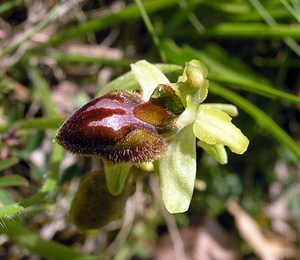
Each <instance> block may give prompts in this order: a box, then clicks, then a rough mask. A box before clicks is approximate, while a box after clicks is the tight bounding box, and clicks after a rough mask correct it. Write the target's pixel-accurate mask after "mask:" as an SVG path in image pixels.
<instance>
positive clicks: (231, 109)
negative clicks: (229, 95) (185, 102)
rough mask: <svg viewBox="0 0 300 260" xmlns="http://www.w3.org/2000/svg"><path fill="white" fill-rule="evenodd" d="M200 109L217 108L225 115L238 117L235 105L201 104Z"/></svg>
mask: <svg viewBox="0 0 300 260" xmlns="http://www.w3.org/2000/svg"><path fill="white" fill-rule="evenodd" d="M201 106H202V107H210V108H217V109H219V110H222V111H223V112H225V113H226V114H228V115H230V116H232V117H234V116H238V115H239V111H238V109H237V107H236V106H235V105H232V104H222V103H205V104H201Z"/></svg>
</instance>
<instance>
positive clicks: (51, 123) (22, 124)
mask: <svg viewBox="0 0 300 260" xmlns="http://www.w3.org/2000/svg"><path fill="white" fill-rule="evenodd" d="M64 120H65V119H64V118H62V117H50V118H30V119H21V120H18V121H15V122H12V123H9V124H5V125H1V126H0V134H1V133H4V132H6V131H7V130H8V129H9V128H11V127H13V126H16V127H18V129H22V130H23V129H35V130H46V129H56V128H58V127H59V126H60V125H61V124H62V123H63V122H64Z"/></svg>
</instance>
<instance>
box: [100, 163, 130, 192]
mask: <svg viewBox="0 0 300 260" xmlns="http://www.w3.org/2000/svg"><path fill="white" fill-rule="evenodd" d="M130 168H131V164H128V163H121V164H116V165H111V164H104V170H105V178H106V185H107V188H108V190H109V192H110V193H111V194H112V195H115V196H116V195H119V194H120V193H121V192H122V190H123V188H124V185H125V183H126V180H127V176H128V174H129V171H130Z"/></svg>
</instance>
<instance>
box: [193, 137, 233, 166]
mask: <svg viewBox="0 0 300 260" xmlns="http://www.w3.org/2000/svg"><path fill="white" fill-rule="evenodd" d="M197 146H199V147H201V148H202V149H203V150H204V151H205V152H207V153H208V154H210V155H211V156H212V157H214V158H215V159H216V160H217V161H218V162H219V163H220V164H226V163H227V162H228V160H227V152H226V149H225V147H224V145H222V144H208V143H205V142H203V141H200V140H199V141H198V142H197Z"/></svg>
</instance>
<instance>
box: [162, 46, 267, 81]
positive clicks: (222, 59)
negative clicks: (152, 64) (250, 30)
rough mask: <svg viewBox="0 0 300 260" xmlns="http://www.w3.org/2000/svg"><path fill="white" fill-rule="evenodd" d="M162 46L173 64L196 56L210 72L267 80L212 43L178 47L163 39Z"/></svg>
mask: <svg viewBox="0 0 300 260" xmlns="http://www.w3.org/2000/svg"><path fill="white" fill-rule="evenodd" d="M162 47H163V48H164V49H165V53H166V55H167V57H168V61H169V62H172V63H175V64H185V62H186V61H187V60H191V59H195V58H196V59H199V60H201V61H202V62H204V63H205V64H206V65H207V67H208V69H209V71H210V72H212V73H215V74H223V75H226V76H228V77H232V78H236V79H241V80H243V79H245V78H247V79H248V80H252V81H255V82H260V83H267V82H268V81H267V80H266V79H265V78H264V77H262V76H261V75H259V74H257V73H254V72H253V71H252V70H251V69H250V68H249V67H248V66H247V65H246V64H245V63H243V62H242V61H241V60H240V59H238V58H237V57H235V56H233V55H231V54H229V53H227V52H226V51H225V50H224V49H222V48H221V47H219V46H218V45H216V44H213V43H209V44H207V45H203V46H202V49H201V50H198V49H194V48H192V47H190V46H183V47H179V46H177V45H176V44H175V43H174V42H173V41H171V40H165V41H164V42H163V45H162ZM228 61H230V62H228Z"/></svg>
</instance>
